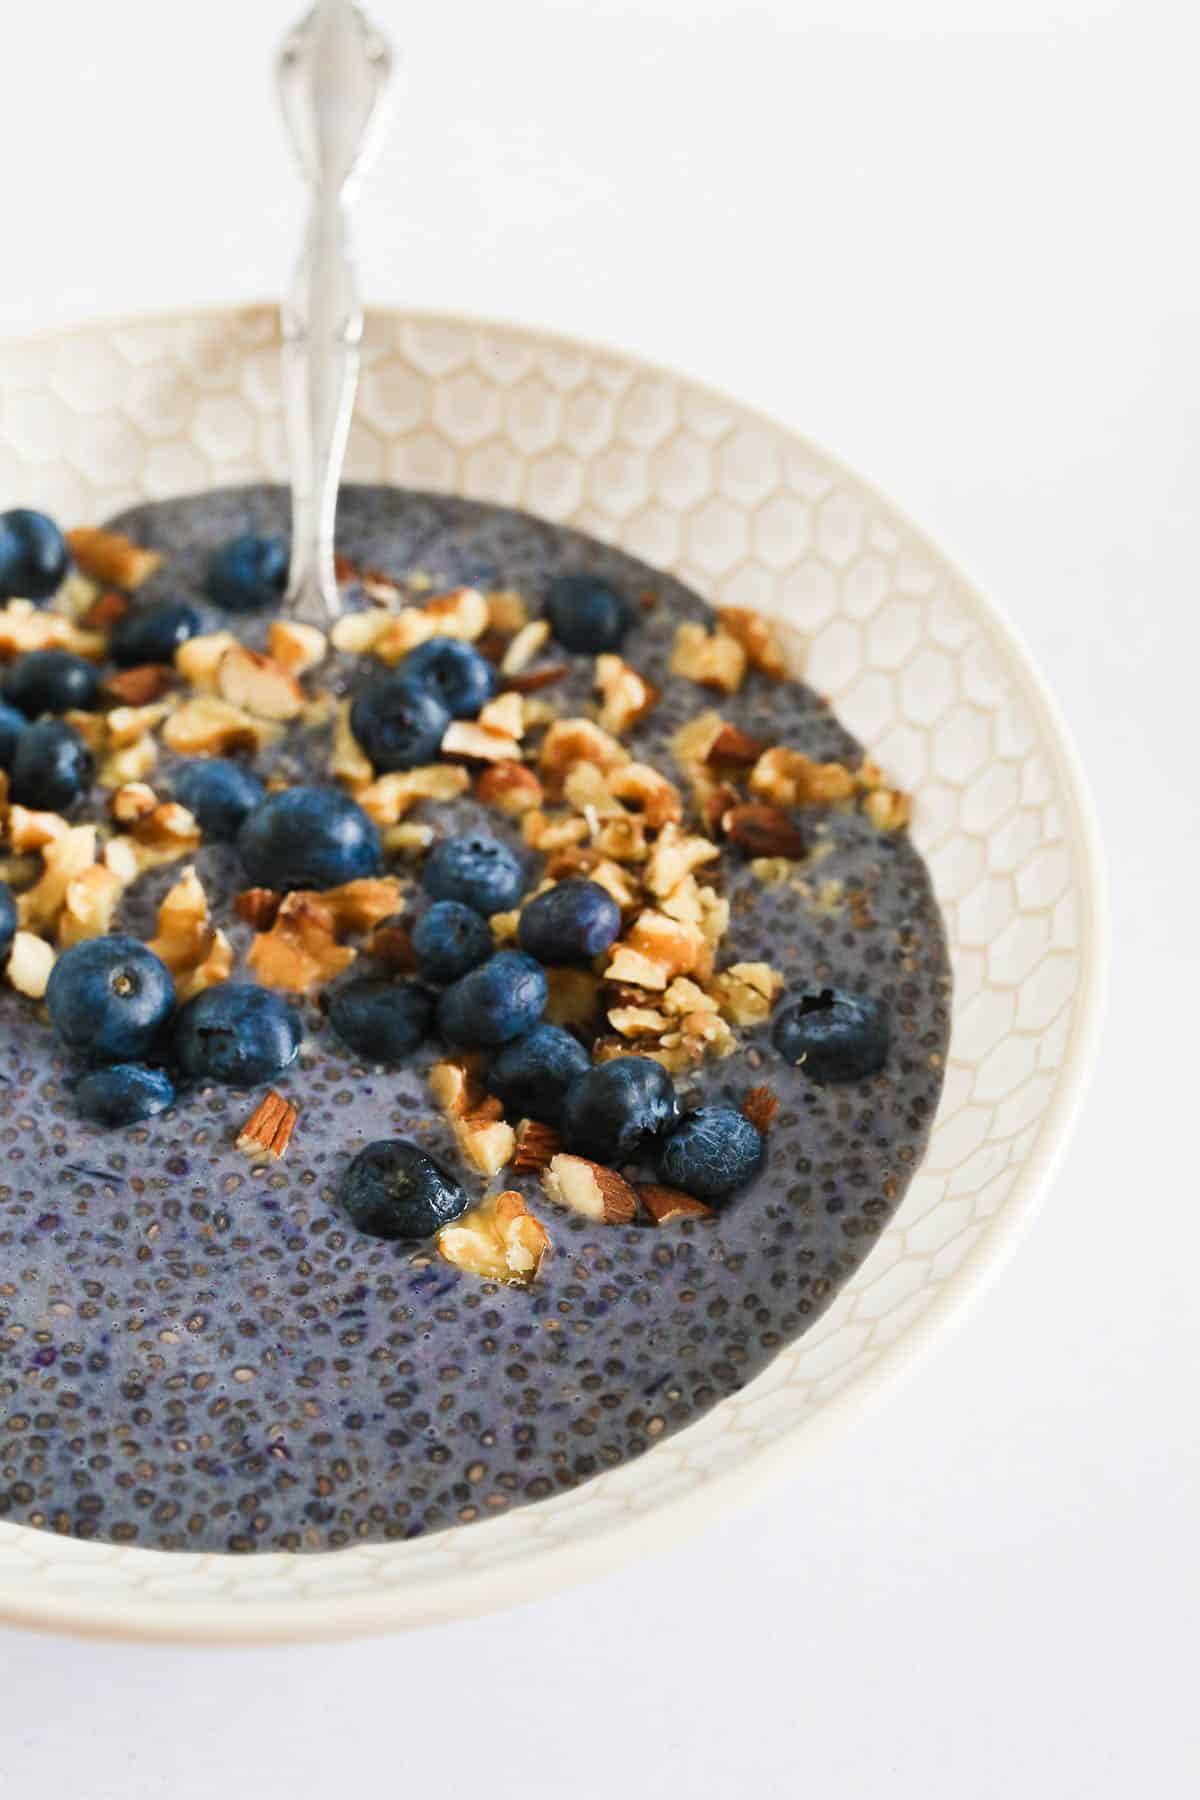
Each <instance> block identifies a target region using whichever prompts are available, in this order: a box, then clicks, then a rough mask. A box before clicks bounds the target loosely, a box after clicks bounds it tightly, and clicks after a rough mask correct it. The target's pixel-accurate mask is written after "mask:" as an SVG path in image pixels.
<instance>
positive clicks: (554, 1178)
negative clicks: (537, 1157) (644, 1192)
mask: <svg viewBox="0 0 1200 1800" xmlns="http://www.w3.org/2000/svg"><path fill="white" fill-rule="evenodd" d="M542 1185H543V1187H544V1188H545V1190H546V1192H547V1194H548V1195H549V1197H550V1198H551V1200H554V1201H556V1202H557V1204H558V1205H559V1206H565V1207H567V1208H569V1210H570V1211H571V1212H577V1213H580V1214H581V1215H582V1217H583V1218H585V1219H591V1220H592V1221H593V1222H594V1223H595V1224H598V1225H628V1224H629V1222H630V1220H631V1219H632V1218H633V1216H634V1214H635V1213H636V1212H637V1195H636V1194H635V1192H634V1190H633V1189H632V1188H631V1187H630V1185H629V1183H628V1182H627V1181H625V1180H624V1179H623V1178H622V1177H621V1176H620V1175H618V1174H617V1172H616V1170H615V1169H606V1168H605V1167H604V1165H603V1164H602V1163H595V1162H589V1161H588V1159H587V1158H586V1157H583V1156H567V1155H565V1154H563V1153H561V1152H560V1154H559V1155H558V1156H556V1157H555V1158H554V1159H553V1161H552V1162H551V1164H550V1167H549V1168H548V1169H546V1170H545V1171H544V1173H543V1175H542Z"/></svg>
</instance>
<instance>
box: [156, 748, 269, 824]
mask: <svg viewBox="0 0 1200 1800" xmlns="http://www.w3.org/2000/svg"><path fill="white" fill-rule="evenodd" d="M173 785H174V789H175V798H176V800H178V802H179V804H180V805H181V806H186V807H187V809H188V811H189V812H190V813H193V814H194V815H195V817H196V819H197V821H198V823H199V826H200V829H201V831H202V832H203V833H204V835H205V837H207V838H217V839H219V840H220V841H221V842H223V843H228V842H230V841H231V840H232V839H233V838H235V837H236V836H237V834H238V832H239V831H240V829H241V826H242V821H243V820H244V819H245V818H246V817H247V815H248V814H249V813H252V812H253V811H254V809H255V807H256V806H258V805H260V804H261V802H262V800H263V798H264V797H265V795H266V791H267V790H266V788H264V786H263V784H262V782H261V781H260V780H259V779H258V776H257V775H254V774H252V773H251V771H250V770H249V769H245V768H243V767H242V765H241V763H236V762H227V761H226V760H225V758H224V757H221V756H211V757H210V756H201V757H197V758H196V760H195V761H194V762H185V763H181V764H180V766H179V768H177V769H176V771H175V775H174V778H173Z"/></svg>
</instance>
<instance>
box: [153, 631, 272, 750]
mask: <svg viewBox="0 0 1200 1800" xmlns="http://www.w3.org/2000/svg"><path fill="white" fill-rule="evenodd" d="M192 641H193V642H195V640H194V639H193V640H192ZM184 647H186V646H184ZM280 735H281V727H280V726H279V725H275V724H271V723H269V722H268V721H266V720H263V719H256V718H254V717H253V715H252V714H250V713H248V712H246V711H245V710H244V709H243V708H242V707H240V706H234V705H232V704H231V703H230V702H229V701H228V700H222V699H220V698H219V697H218V696H217V695H215V694H213V695H210V694H201V695H198V696H197V697H196V699H194V700H187V701H185V702H184V704H183V705H182V706H181V707H180V708H179V711H178V712H175V713H172V714H171V717H170V718H169V719H168V720H167V722H166V724H165V726H164V727H163V742H164V743H165V744H166V745H167V746H168V747H169V748H170V749H172V750H177V751H178V752H179V754H180V755H181V756H228V755H229V754H230V753H231V752H233V751H236V750H262V749H265V748H266V746H267V745H268V744H273V743H274V742H275V741H276V739H277V738H278V737H279V736H280Z"/></svg>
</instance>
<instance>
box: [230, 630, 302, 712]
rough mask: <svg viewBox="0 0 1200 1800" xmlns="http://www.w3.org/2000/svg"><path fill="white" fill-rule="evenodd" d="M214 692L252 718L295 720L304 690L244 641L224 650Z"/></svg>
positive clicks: (276, 664)
mask: <svg viewBox="0 0 1200 1800" xmlns="http://www.w3.org/2000/svg"><path fill="white" fill-rule="evenodd" d="M217 692H218V693H219V694H220V696H221V698H222V699H223V700H228V701H229V703H230V705H231V706H240V707H242V708H243V709H244V710H245V711H246V712H248V713H251V714H253V716H254V717H255V718H256V719H278V720H282V721H286V720H289V719H297V718H299V716H300V714H301V713H302V712H303V710H304V690H303V688H302V687H301V686H300V683H299V682H298V681H297V680H296V677H295V676H294V675H289V674H288V672H287V670H286V669H285V668H283V667H282V666H281V664H279V663H277V662H275V661H274V659H273V658H272V657H270V656H262V655H261V654H260V653H259V652H258V651H257V650H247V649H246V647H245V645H244V644H238V645H235V647H234V648H233V649H232V650H227V651H226V652H225V654H224V656H223V657H222V658H221V661H220V663H219V664H218V665H217Z"/></svg>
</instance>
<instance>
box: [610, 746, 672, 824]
mask: <svg viewBox="0 0 1200 1800" xmlns="http://www.w3.org/2000/svg"><path fill="white" fill-rule="evenodd" d="M606 781H607V785H608V792H609V793H610V794H611V795H612V797H613V799H615V800H620V801H624V802H627V803H628V804H630V805H631V806H633V807H634V808H635V809H636V810H637V811H638V813H639V814H640V816H641V818H642V819H643V821H644V822H645V824H646V826H647V827H648V828H649V830H651V831H659V830H661V828H662V827H663V826H664V825H669V824H672V823H675V824H678V822H679V820H680V819H682V817H683V801H682V799H681V798H680V794H679V789H678V788H677V787H676V786H675V784H674V782H671V781H668V780H667V777H666V776H665V775H661V774H660V773H659V771H658V770H657V769H655V768H652V767H651V765H650V764H649V763H639V762H631V763H626V764H625V765H624V766H623V767H622V768H619V769H613V770H611V771H610V773H609V774H608V776H607V777H606Z"/></svg>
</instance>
